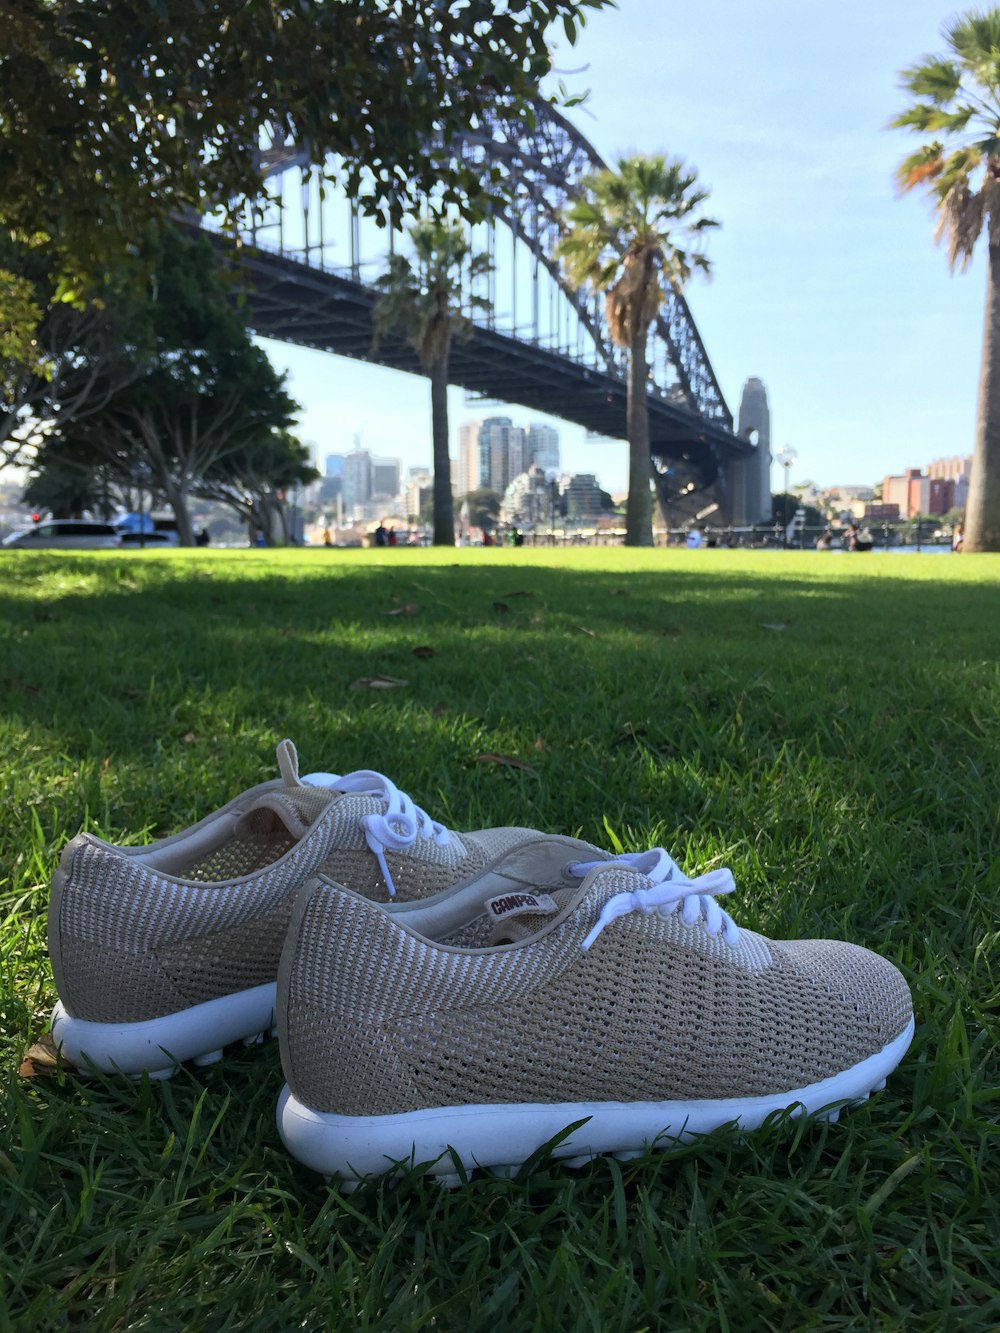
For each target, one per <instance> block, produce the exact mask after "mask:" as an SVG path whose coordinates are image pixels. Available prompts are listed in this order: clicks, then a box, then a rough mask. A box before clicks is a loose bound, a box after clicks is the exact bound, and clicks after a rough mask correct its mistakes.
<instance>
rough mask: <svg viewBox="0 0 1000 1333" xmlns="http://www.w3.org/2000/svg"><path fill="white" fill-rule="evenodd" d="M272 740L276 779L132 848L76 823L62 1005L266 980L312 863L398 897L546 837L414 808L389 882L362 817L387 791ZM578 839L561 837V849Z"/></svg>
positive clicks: (111, 1014)
mask: <svg viewBox="0 0 1000 1333" xmlns="http://www.w3.org/2000/svg"><path fill="white" fill-rule="evenodd" d="M283 747H286V748H284V749H283V748H282V747H279V762H280V763H281V765H282V770H283V773H284V782H283V783H274V784H265V785H264V786H262V787H257V788H254V789H253V790H252V791H250V792H248V793H245V795H244V797H241V798H237V800H236V801H234V802H231V803H230V805H228V806H226V807H224V808H223V809H222V810H220V811H219V812H217V814H216V815H214V816H211V817H209V818H208V819H207V820H203V821H201V823H200V824H198V825H195V826H194V828H193V829H191V830H188V831H187V832H186V833H184V834H178V835H175V836H174V837H172V838H169V839H164V840H163V841H162V842H160V843H153V844H150V845H149V846H146V847H138V848H121V847H114V846H111V845H110V844H108V843H106V842H103V841H102V840H101V839H99V838H96V837H94V836H93V835H90V834H81V835H79V836H78V837H77V838H75V839H74V840H73V841H72V842H71V843H70V844H69V845H68V846H67V847H66V849H65V851H64V853H63V858H62V862H61V865H60V869H59V871H58V872H57V874H56V877H55V880H54V882H53V892H52V900H51V904H50V911H49V948H50V954H51V958H52V965H53V971H54V973H55V979H56V986H57V989H58V991H59V995H60V999H61V1001H62V1004H63V1006H64V1007H65V1008H66V1009H67V1010H68V1011H69V1012H71V1013H73V1014H74V1015H75V1016H77V1017H79V1018H81V1019H85V1020H88V1021H92V1022H98V1023H136V1022H142V1021H145V1020H147V1019H149V1018H153V1017H156V1016H158V1015H161V1014H164V1013H170V1012H174V1011H177V1010H179V1009H182V1008H185V1007H187V1006H191V1005H195V1004H200V1003H202V1002H204V1001H206V1000H211V999H214V998H216V997H218V996H222V995H226V994H229V993H232V992H235V991H240V990H247V989H250V988H252V987H254V986H258V985H261V984H264V983H266V982H273V981H274V979H275V976H276V973H277V965H278V958H279V956H280V952H281V946H282V943H283V940H284V936H285V931H286V928H287V924H288V919H289V915H290V912H291V904H292V900H293V898H294V895H295V893H296V891H297V890H298V889H299V888H300V887H301V886H302V884H303V883H304V882H305V880H306V879H308V878H309V876H311V875H313V874H316V873H317V872H319V871H321V870H322V871H325V872H326V873H328V874H331V875H333V876H335V877H336V878H337V880H338V881H340V882H342V883H346V884H347V885H349V886H351V887H352V888H354V889H356V890H357V892H359V893H362V894H366V895H369V896H371V897H373V898H378V899H380V900H383V901H385V900H388V899H389V898H390V896H393V894H394V896H395V897H396V899H397V901H406V900H411V899H417V898H421V897H423V896H425V895H428V894H432V893H436V892H439V891H440V890H442V889H444V888H448V887H451V886H453V885H456V884H462V883H464V882H465V881H467V880H469V879H470V878H474V877H475V876H476V875H477V874H479V873H481V872H483V871H484V870H487V869H488V868H490V867H491V866H492V867H495V866H496V864H497V862H498V861H499V860H501V859H502V858H503V857H504V856H505V855H507V854H508V853H510V852H515V851H516V850H517V849H521V848H527V849H529V860H530V859H531V856H530V849H531V848H533V847H534V846H535V845H536V844H537V845H543V844H545V843H547V842H548V841H550V840H548V839H546V838H545V835H542V834H538V833H535V832H534V831H532V830H531V829H527V828H506V829H491V830H485V831H481V832H477V833H471V834H458V833H454V832H451V831H450V830H443V829H442V826H441V825H433V829H436V830H438V831H439V832H438V833H436V834H434V833H433V830H432V833H431V835H428V836H425V835H424V833H423V832H422V831H421V828H423V827H429V826H430V825H429V821H427V817H426V816H423V812H422V811H421V812H418V813H419V814H420V815H421V816H423V819H424V821H427V823H426V824H424V825H422V826H421V827H420V828H418V829H417V831H416V832H414V833H413V836H412V838H410V839H409V841H408V843H407V837H408V836H409V835H408V833H406V831H405V830H404V836H400V835H398V831H397V833H396V835H393V836H395V837H396V840H397V841H398V842H402V843H403V844H404V845H401V846H398V847H396V848H394V849H388V848H387V849H385V850H384V865H385V869H386V870H387V871H388V873H389V875H390V877H391V889H390V886H389V885H388V884H387V881H386V877H385V875H384V874H383V871H382V868H381V865H380V862H379V859H378V857H377V856H376V855H375V854H374V853H373V851H372V845H371V844H372V841H373V840H375V841H376V845H378V846H381V844H380V843H378V841H377V839H373V835H372V833H371V828H368V829H366V821H368V823H369V824H370V823H371V821H373V820H374V821H378V820H382V819H384V818H385V817H386V813H387V809H388V806H389V802H388V801H387V800H386V799H384V798H383V797H381V796H380V795H378V794H371V793H367V792H364V791H361V792H357V791H342V790H340V789H339V788H338V787H337V785H336V783H337V781H345V782H346V781H347V780H346V779H344V780H339V779H333V781H332V785H330V786H328V787H320V786H316V785H313V784H311V783H308V782H300V781H299V780H298V774H297V766H296V761H295V756H294V750H293V749H292V748H291V746H290V745H289V744H288V742H283ZM372 776H373V777H379V775H372ZM382 781H383V782H385V783H386V786H387V787H390V788H391V786H392V784H390V783H388V782H387V780H385V779H383V780H382ZM392 790H393V791H395V789H394V788H392ZM403 799H404V800H408V798H403ZM410 805H411V806H412V803H410ZM390 813H391V812H390ZM390 832H391V831H390ZM557 841H559V842H560V843H566V844H571V843H572V840H557ZM584 846H585V844H580V843H572V846H571V847H570V848H569V850H564V851H563V853H562V860H564V861H565V860H568V859H570V858H571V857H572V855H573V854H574V850H575V854H577V855H579V849H580V848H582V847H584Z"/></svg>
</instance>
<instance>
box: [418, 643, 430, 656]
mask: <svg viewBox="0 0 1000 1333" xmlns="http://www.w3.org/2000/svg"><path fill="white" fill-rule="evenodd" d="M413 656H414V657H433V656H434V649H433V648H432V647H431V646H430V644H429V643H419V644H417V646H416V648H414V650H413Z"/></svg>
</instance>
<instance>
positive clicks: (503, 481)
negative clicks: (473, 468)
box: [479, 417, 524, 495]
mask: <svg viewBox="0 0 1000 1333" xmlns="http://www.w3.org/2000/svg"><path fill="white" fill-rule="evenodd" d="M479 469H480V476H482V477H485V480H484V481H483V482H481V485H484V486H488V487H489V488H490V490H491V491H496V493H497V495H503V493H504V491H505V490H506V489H507V487H508V486H509V485H510V483H511V482H512V481H513V479H514V478H515V477H516V476H517V475H518V474H519V473H521V472H523V471H524V431H523V430H522V429H521V427H520V426H515V425H514V423H513V422H512V421H511V419H510V417H487V419H486V420H485V421H484V422H483V424H482V426H481V427H480V430H479Z"/></svg>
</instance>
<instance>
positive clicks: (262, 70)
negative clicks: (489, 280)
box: [0, 0, 606, 291]
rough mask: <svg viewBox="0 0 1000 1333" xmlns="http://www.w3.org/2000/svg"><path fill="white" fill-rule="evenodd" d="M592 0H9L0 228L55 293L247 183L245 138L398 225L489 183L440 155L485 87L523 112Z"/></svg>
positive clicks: (251, 165)
mask: <svg viewBox="0 0 1000 1333" xmlns="http://www.w3.org/2000/svg"><path fill="white" fill-rule="evenodd" d="M605 3H606V0H512V3H510V4H509V5H506V6H505V7H504V8H503V9H500V10H498V9H497V8H496V7H495V6H493V5H489V4H484V3H481V2H480V0H476V2H475V3H471V4H470V3H466V0H407V3H405V4H400V3H397V2H395V0H351V3H340V2H338V3H330V2H328V0H271V2H270V3H260V4H257V3H254V4H247V3H243V0H220V2H219V3H213V4H202V3H199V0H139V3H134V4H129V5H124V6H123V5H116V4H111V3H104V2H103V0H102V3H95V4H86V5H81V4H79V3H75V0H46V3H44V4H43V3H30V4H18V5H14V6H6V7H5V11H4V41H3V47H2V49H0V108H2V111H0V179H2V180H3V182H4V192H3V199H2V201H0V225H2V229H3V230H5V231H6V230H9V231H11V232H14V233H17V234H18V235H20V236H21V237H22V239H27V238H29V237H31V236H38V235H40V236H43V237H46V238H48V242H49V243H50V244H52V245H53V246H54V247H55V248H56V249H57V251H58V254H59V256H60V260H59V270H60V272H61V273H62V274H63V275H64V279H65V282H64V286H65V289H66V290H67V291H69V290H75V289H80V288H82V287H84V286H86V285H87V284H88V283H91V282H93V281H94V280H95V279H96V278H97V277H98V276H99V275H100V273H101V272H102V271H103V269H104V266H105V264H106V262H107V258H108V256H109V255H122V256H124V255H125V254H127V253H128V252H129V248H130V247H134V246H137V245H138V244H139V243H140V241H141V238H142V236H143V235H144V234H145V231H146V229H147V227H148V225H149V223H150V222H151V221H160V222H162V221H163V220H165V219H166V218H167V217H168V216H176V215H178V214H182V213H183V212H184V210H185V209H187V208H193V209H196V210H202V209H204V208H206V207H209V208H212V207H216V206H218V205H219V203H220V202H221V201H229V204H230V206H231V207H234V208H235V207H238V206H239V205H240V204H241V202H242V201H244V200H246V199H252V198H254V197H255V196H256V195H257V194H258V193H259V192H260V189H261V175H260V157H259V155H258V149H259V146H260V140H261V136H262V135H263V136H264V138H265V140H268V139H270V140H272V141H274V142H277V143H278V144H283V143H286V142H288V141H294V142H296V143H299V144H302V143H308V144H310V146H311V148H312V150H313V153H314V155H315V160H317V161H322V160H323V158H324V156H325V155H326V154H328V153H333V154H339V155H341V156H342V158H343V160H344V168H343V175H344V178H345V183H346V185H347V187H348V189H349V190H350V191H351V192H352V193H357V195H358V197H359V199H360V204H361V207H362V209H363V210H364V211H365V212H367V213H370V214H372V215H374V216H376V217H378V218H380V219H385V218H387V217H389V216H392V217H393V218H394V220H397V221H398V219H399V217H400V216H401V214H402V212H403V211H404V210H405V211H414V210H415V208H416V207H417V206H418V204H419V203H420V201H422V200H423V198H424V197H426V196H427V195H429V194H430V193H431V192H432V191H436V192H437V193H438V194H439V196H440V197H441V198H442V200H443V201H444V202H453V203H456V204H460V205H462V204H466V203H467V201H468V200H470V199H471V200H474V199H476V198H480V197H481V196H482V195H483V193H484V190H485V189H486V187H488V186H489V184H490V182H489V181H484V180H483V179H482V178H481V176H480V175H479V173H477V171H476V170H475V169H474V168H472V167H452V166H451V165H450V164H449V152H448V147H447V145H448V144H449V141H450V140H451V139H452V137H453V136H454V135H455V134H456V133H461V132H463V131H465V130H466V129H467V127H468V126H469V125H470V124H473V123H475V122H476V121H478V120H480V119H482V117H483V115H484V114H485V113H486V112H487V111H488V109H489V108H490V107H491V106H492V105H493V102H494V100H495V98H496V97H497V95H498V94H503V95H504V96H505V97H506V98H508V99H510V102H511V105H512V107H513V109H514V111H515V112H520V113H521V114H524V115H530V102H531V98H532V97H533V96H534V95H535V94H536V93H537V89H538V83H539V80H540V78H541V77H542V75H543V74H545V73H546V72H547V71H548V69H549V66H550V59H549V53H548V51H547V49H546V45H545V30H546V28H547V27H548V25H549V24H550V23H551V22H552V21H553V20H558V19H561V20H563V22H564V25H565V29H566V32H567V35H569V34H570V33H573V34H574V35H575V32H576V29H577V27H578V26H579V25H582V24H583V22H584V21H585V18H586V13H587V11H588V10H591V9H597V8H601V7H602V6H603V5H604V4H605Z"/></svg>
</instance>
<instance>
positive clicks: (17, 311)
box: [0, 268, 52, 401]
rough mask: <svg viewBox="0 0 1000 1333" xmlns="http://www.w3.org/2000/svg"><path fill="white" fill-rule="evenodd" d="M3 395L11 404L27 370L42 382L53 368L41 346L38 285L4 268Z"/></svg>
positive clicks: (0, 318) (0, 273)
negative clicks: (21, 378)
mask: <svg viewBox="0 0 1000 1333" xmlns="http://www.w3.org/2000/svg"><path fill="white" fill-rule="evenodd" d="M0 291H2V293H3V295H2V296H0V394H2V396H3V398H4V399H5V400H7V401H9V400H10V399H11V398H12V397H13V395H14V392H15V389H14V387H13V385H14V382H15V380H16V379H18V378H19V377H20V376H21V375H22V374H23V372H24V371H25V370H27V371H28V372H29V373H30V374H32V375H37V376H39V377H40V378H42V379H47V378H50V377H51V373H52V372H51V368H50V367H49V366H48V365H47V364H46V360H45V355H44V353H43V352H42V350H41V348H40V347H39V345H38V326H39V325H40V324H41V322H42V308H41V306H40V305H39V304H38V301H37V299H36V293H35V288H34V284H33V283H32V282H30V281H29V280H28V279H27V278H24V277H21V276H19V275H18V274H16V273H11V272H10V271H9V270H8V269H5V268H0Z"/></svg>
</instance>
